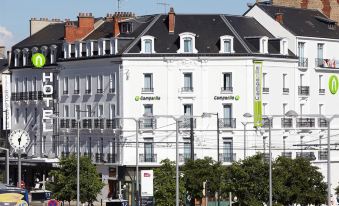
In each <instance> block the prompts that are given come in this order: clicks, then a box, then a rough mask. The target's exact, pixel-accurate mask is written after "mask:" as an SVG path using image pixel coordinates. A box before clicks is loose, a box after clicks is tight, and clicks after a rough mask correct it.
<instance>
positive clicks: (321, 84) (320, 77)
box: [319, 75, 325, 94]
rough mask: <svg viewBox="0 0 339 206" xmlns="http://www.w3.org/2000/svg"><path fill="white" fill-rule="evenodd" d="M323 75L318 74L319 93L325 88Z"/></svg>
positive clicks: (322, 92) (323, 91) (323, 92)
mask: <svg viewBox="0 0 339 206" xmlns="http://www.w3.org/2000/svg"><path fill="white" fill-rule="evenodd" d="M322 79H323V75H319V94H325V89H324V88H323V81H322Z"/></svg>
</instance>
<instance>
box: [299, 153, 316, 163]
mask: <svg viewBox="0 0 339 206" xmlns="http://www.w3.org/2000/svg"><path fill="white" fill-rule="evenodd" d="M297 158H305V159H308V160H310V161H312V160H316V157H315V155H314V152H297Z"/></svg>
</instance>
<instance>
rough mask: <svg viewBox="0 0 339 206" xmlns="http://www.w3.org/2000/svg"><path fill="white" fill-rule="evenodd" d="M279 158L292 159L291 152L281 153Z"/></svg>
mask: <svg viewBox="0 0 339 206" xmlns="http://www.w3.org/2000/svg"><path fill="white" fill-rule="evenodd" d="M281 156H282V157H286V158H290V159H292V152H282V153H281Z"/></svg>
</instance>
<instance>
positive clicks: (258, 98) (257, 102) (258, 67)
mask: <svg viewBox="0 0 339 206" xmlns="http://www.w3.org/2000/svg"><path fill="white" fill-rule="evenodd" d="M253 65H254V66H253V88H254V89H253V92H254V94H253V97H254V106H253V110H254V111H253V118H254V119H253V122H254V126H255V127H261V126H262V61H254V62H253Z"/></svg>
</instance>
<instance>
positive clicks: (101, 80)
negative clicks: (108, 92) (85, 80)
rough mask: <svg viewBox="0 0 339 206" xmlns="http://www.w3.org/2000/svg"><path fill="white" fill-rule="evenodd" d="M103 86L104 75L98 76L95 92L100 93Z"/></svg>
mask: <svg viewBox="0 0 339 206" xmlns="http://www.w3.org/2000/svg"><path fill="white" fill-rule="evenodd" d="M103 88H104V77H103V76H102V75H99V76H98V89H97V93H98V94H102V93H103V92H104V91H103Z"/></svg>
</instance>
